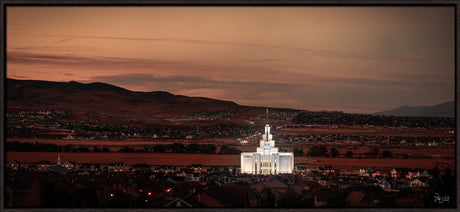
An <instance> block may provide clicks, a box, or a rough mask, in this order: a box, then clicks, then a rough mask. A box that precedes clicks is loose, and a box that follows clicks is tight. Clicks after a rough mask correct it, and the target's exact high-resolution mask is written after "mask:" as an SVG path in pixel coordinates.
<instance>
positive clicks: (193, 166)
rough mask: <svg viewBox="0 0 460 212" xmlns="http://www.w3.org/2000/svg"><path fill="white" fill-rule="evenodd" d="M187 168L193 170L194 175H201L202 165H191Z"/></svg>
mask: <svg viewBox="0 0 460 212" xmlns="http://www.w3.org/2000/svg"><path fill="white" fill-rule="evenodd" d="M187 168H189V169H193V172H195V173H201V171H202V170H203V165H201V164H192V165H191V166H188V167H187Z"/></svg>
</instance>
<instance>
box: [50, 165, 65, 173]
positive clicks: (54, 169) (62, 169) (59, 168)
mask: <svg viewBox="0 0 460 212" xmlns="http://www.w3.org/2000/svg"><path fill="white" fill-rule="evenodd" d="M46 171H51V172H56V173H59V174H62V175H66V174H67V172H69V170H68V169H67V168H65V167H64V166H62V165H52V166H48V167H47V168H46Z"/></svg>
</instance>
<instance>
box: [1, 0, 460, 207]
mask: <svg viewBox="0 0 460 212" xmlns="http://www.w3.org/2000/svg"><path fill="white" fill-rule="evenodd" d="M459 4H460V1H458V0H439V1H437V0H420V1H417V0H403V1H395V0H384V1H378V0H370V1H365V0H343V1H340V0H324V1H321V0H284V1H283V0H246V1H245V0H228V1H226V0H190V1H187V0H119V1H117V0H61V1H60V0H3V1H0V41H1V42H0V58H1V59H0V99H1V101H0V115H1V117H2V118H1V121H0V163H1V164H0V189H1V192H2V194H4V192H5V191H4V188H5V187H4V185H5V179H4V171H5V170H4V168H5V167H4V165H5V164H4V163H5V161H6V154H5V151H4V147H5V125H6V121H5V118H4V117H5V111H6V102H5V100H6V99H5V94H6V85H5V79H6V12H7V9H6V7H10V6H11V7H13V6H454V7H455V105H456V107H455V123H456V132H455V138H456V141H459V140H460V139H459V134H458V132H459V130H460V127H459V126H458V124H457V123H459V121H460V117H459V116H458V111H459V109H460V108H459V102H458V99H459V98H458V97H459V96H458V95H459V87H458V83H459V82H460V80H459V78H458V76H459V71H460V70H459V68H458V63H459V61H460V57H459V54H458V50H459V49H460V42H458V41H459V37H458V26H459V23H458V21H457V20H458V19H459V18H460V14H459V11H458V9H457V7H458V5H459ZM459 150H460V148H459V145H458V144H457V143H456V147H455V157H456V164H455V167H456V177H457V199H456V202H457V208H455V209H436V208H430V209H426V208H414V209H409V208H375V209H374V208H341V209H331V208H327V209H321V208H311V209H310V208H309V209H295V208H294V209H284V210H288V211H304V210H308V211H408V210H409V211H422V212H423V211H439V210H441V211H457V209H458V208H459V205H460V198H459V192H458V188H459V186H458V183H459V182H460V175H459V174H460V171H459V166H458V158H459V156H460V154H459V152H460V151H459ZM0 196H2V197H1V200H0V210H1V211H126V210H129V211H134V210H135V211H147V210H149V211H150V210H152V209H134V208H133V209H123V208H120V209H83V208H82V209H68V208H67V209H48V208H42V209H38V208H31V209H10V208H5V202H4V200H5V199H4V198H3V195H0ZM153 210H158V211H176V210H178V209H173V210H171V209H161V208H156V209H153ZM202 210H207V211H230V210H236V211H246V210H259V211H260V210H267V209H254V208H247V209H223V208H214V209H213V208H210V209H203V208H193V209H188V211H202ZM274 210H276V209H268V211H274Z"/></svg>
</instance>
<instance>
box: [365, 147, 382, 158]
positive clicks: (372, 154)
mask: <svg viewBox="0 0 460 212" xmlns="http://www.w3.org/2000/svg"><path fill="white" fill-rule="evenodd" d="M365 155H366V157H368V158H376V157H378V156H379V155H380V154H379V149H378V148H377V147H374V148H372V149H370V150H369V152H366V153H365Z"/></svg>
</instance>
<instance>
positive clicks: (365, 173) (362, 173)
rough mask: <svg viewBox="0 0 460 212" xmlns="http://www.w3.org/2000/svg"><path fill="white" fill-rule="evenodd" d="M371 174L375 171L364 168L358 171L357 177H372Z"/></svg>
mask: <svg viewBox="0 0 460 212" xmlns="http://www.w3.org/2000/svg"><path fill="white" fill-rule="evenodd" d="M373 173H375V169H374V168H372V167H366V168H361V169H359V175H360V176H363V177H369V176H372V174H373Z"/></svg>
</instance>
